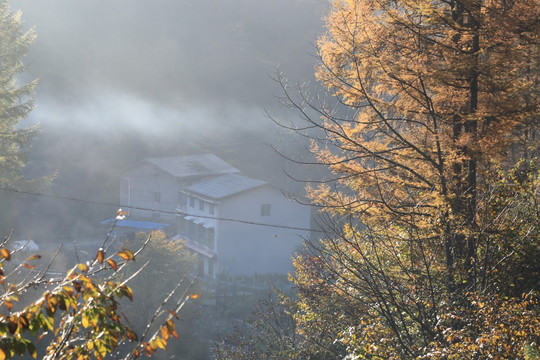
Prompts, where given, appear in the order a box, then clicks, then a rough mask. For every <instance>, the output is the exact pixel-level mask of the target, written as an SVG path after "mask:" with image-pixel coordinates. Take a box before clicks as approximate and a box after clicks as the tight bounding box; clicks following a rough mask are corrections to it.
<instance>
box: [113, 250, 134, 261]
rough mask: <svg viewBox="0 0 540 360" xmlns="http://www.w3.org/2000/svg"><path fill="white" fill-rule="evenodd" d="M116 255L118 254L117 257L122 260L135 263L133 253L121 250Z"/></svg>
mask: <svg viewBox="0 0 540 360" xmlns="http://www.w3.org/2000/svg"><path fill="white" fill-rule="evenodd" d="M117 254H118V256H120V257H121V258H122V259H124V260H126V261H130V260H133V261H135V255H134V254H133V252H131V250H128V249H122V250H121V251H119V252H118V253H117Z"/></svg>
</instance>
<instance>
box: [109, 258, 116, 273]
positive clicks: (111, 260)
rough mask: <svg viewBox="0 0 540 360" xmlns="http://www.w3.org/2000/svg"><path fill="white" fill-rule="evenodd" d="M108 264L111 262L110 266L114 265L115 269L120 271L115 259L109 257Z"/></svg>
mask: <svg viewBox="0 0 540 360" xmlns="http://www.w3.org/2000/svg"><path fill="white" fill-rule="evenodd" d="M107 264H109V266H110V267H112V268H113V269H114V271H118V265H116V262H115V261H114V260H113V259H107Z"/></svg>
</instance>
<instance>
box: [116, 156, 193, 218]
mask: <svg viewBox="0 0 540 360" xmlns="http://www.w3.org/2000/svg"><path fill="white" fill-rule="evenodd" d="M190 184H191V183H190V182H189V181H188V179H184V180H183V181H182V180H178V179H177V178H175V177H174V176H172V175H170V174H168V173H166V172H165V171H163V170H161V169H159V168H157V167H155V166H152V165H151V164H147V163H142V164H140V165H138V166H137V167H135V168H132V169H130V170H129V171H128V172H126V173H125V174H124V176H123V177H122V179H121V180H120V203H121V204H122V206H125V207H126V208H128V211H129V212H130V216H133V217H136V218H145V219H154V220H164V221H170V220H174V219H175V215H174V214H173V212H174V211H175V209H176V206H177V202H178V194H179V192H180V191H181V190H182V189H184V188H185V187H186V186H189V185H190ZM136 208H145V209H155V210H157V211H148V210H140V209H136ZM168 212H169V213H168Z"/></svg>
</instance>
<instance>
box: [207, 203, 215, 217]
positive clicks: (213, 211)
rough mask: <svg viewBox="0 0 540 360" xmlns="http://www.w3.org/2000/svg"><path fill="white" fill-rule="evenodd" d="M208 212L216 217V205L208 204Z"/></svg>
mask: <svg viewBox="0 0 540 360" xmlns="http://www.w3.org/2000/svg"><path fill="white" fill-rule="evenodd" d="M208 212H209V213H210V215H214V213H215V212H216V209H215V207H214V204H208Z"/></svg>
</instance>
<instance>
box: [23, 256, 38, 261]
mask: <svg viewBox="0 0 540 360" xmlns="http://www.w3.org/2000/svg"><path fill="white" fill-rule="evenodd" d="M37 259H41V255H37V254H36V255H32V256H30V257H29V258H28V259H26V261H32V260H37Z"/></svg>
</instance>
